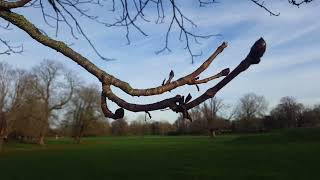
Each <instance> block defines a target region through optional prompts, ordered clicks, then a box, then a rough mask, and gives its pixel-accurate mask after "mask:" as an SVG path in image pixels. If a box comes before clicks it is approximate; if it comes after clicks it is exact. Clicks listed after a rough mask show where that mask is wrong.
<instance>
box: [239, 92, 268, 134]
mask: <svg viewBox="0 0 320 180" xmlns="http://www.w3.org/2000/svg"><path fill="white" fill-rule="evenodd" d="M267 107H268V103H267V101H266V100H265V98H264V97H263V96H259V95H256V94H254V93H249V94H245V95H244V96H243V97H242V98H240V100H239V103H238V105H237V106H236V117H237V119H238V120H240V126H241V127H240V128H241V129H242V130H244V131H248V130H254V131H256V130H258V129H259V128H260V123H259V122H258V121H259V118H262V117H263V116H264V114H265V113H266V111H267Z"/></svg>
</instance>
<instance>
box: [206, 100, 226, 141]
mask: <svg viewBox="0 0 320 180" xmlns="http://www.w3.org/2000/svg"><path fill="white" fill-rule="evenodd" d="M224 107H225V105H224V104H223V102H222V99H218V98H217V97H213V98H210V99H209V100H208V101H206V102H205V103H203V106H202V107H201V111H202V113H203V115H204V118H205V119H206V121H207V122H208V131H209V134H210V136H211V137H213V136H215V129H218V127H215V125H217V122H218V121H219V119H221V118H219V117H218V112H219V111H221V110H222V109H223V108H224Z"/></svg>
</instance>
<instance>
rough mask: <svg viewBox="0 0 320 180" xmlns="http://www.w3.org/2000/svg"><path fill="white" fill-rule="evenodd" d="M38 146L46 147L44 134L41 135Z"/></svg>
mask: <svg viewBox="0 0 320 180" xmlns="http://www.w3.org/2000/svg"><path fill="white" fill-rule="evenodd" d="M38 144H39V145H41V146H43V145H45V143H44V135H42V134H41V135H40V137H39V139H38Z"/></svg>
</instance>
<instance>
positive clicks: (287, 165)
mask: <svg viewBox="0 0 320 180" xmlns="http://www.w3.org/2000/svg"><path fill="white" fill-rule="evenodd" d="M0 179H1V180H12V179H16V180H20V179H21V180H22V179H30V180H38V179H39V180H47V179H52V180H60V179H65V180H82V179H88V180H104V179H110V180H114V179H130V180H132V179H139V180H141V179H148V180H154V179H163V180H170V179H183V180H186V179H219V180H223V179H230V180H239V179H245V180H250V179H259V180H263V179H268V180H269V179H272V180H276V179H279V180H280V179H281V180H283V179H290V180H294V179H301V180H312V179H314V180H319V179H320V129H294V130H282V131H275V132H272V133H267V134H260V135H242V136H231V135H230V136H218V137H217V138H215V139H210V138H208V137H192V136H181V137H180V136H178V137H157V136H145V137H102V138H86V139H84V143H83V144H80V145H77V144H73V142H72V141H71V140H68V139H60V140H50V139H49V140H48V145H46V146H45V147H39V146H36V145H25V144H14V143H13V144H9V145H7V147H6V148H5V150H4V152H2V153H0Z"/></svg>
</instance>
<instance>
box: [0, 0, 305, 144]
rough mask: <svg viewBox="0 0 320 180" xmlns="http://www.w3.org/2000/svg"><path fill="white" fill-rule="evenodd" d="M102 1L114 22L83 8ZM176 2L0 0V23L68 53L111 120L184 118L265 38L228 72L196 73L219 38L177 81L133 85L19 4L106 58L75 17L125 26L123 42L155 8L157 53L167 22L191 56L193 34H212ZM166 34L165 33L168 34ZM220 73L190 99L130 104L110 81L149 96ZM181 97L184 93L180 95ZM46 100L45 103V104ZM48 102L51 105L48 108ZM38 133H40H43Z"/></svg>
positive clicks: (260, 46)
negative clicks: (153, 114) (91, 81)
mask: <svg viewBox="0 0 320 180" xmlns="http://www.w3.org/2000/svg"><path fill="white" fill-rule="evenodd" d="M196 2H198V3H199V5H200V7H201V6H207V5H212V4H214V3H215V2H216V1H215V0H212V1H203V0H198V1H196ZM251 2H253V3H254V4H256V5H258V6H260V7H262V8H263V9H265V10H266V11H267V12H268V13H270V14H271V15H278V13H274V12H272V11H271V10H270V9H268V8H267V6H265V3H264V1H258V0H251ZM288 2H289V3H291V4H293V5H295V6H299V5H300V4H303V3H309V2H311V0H304V1H302V0H301V1H300V2H297V1H293V0H289V1H288ZM103 3H106V4H105V6H104V7H108V8H109V9H111V10H112V11H114V12H115V13H118V15H120V18H119V19H118V20H116V22H113V23H108V22H105V21H104V19H103V18H100V17H97V16H95V15H91V14H90V13H92V12H93V11H88V8H89V7H92V8H95V9H96V8H98V7H100V5H102V4H103ZM180 3H181V2H179V1H177V0H166V1H165V0H133V1H128V0H120V1H114V0H113V1H106V2H105V1H99V0H89V1H87V0H48V1H45V0H16V1H8V0H0V17H1V18H2V19H3V20H4V22H5V25H4V26H2V27H3V28H8V26H7V24H10V23H11V24H13V25H14V26H16V27H17V28H19V29H21V30H23V31H24V32H26V33H27V34H28V35H29V36H30V37H31V38H33V39H34V40H36V41H37V42H39V43H41V44H43V45H44V46H47V47H48V48H51V49H53V50H56V51H57V52H59V53H61V54H63V55H64V56H66V57H68V58H70V59H71V60H72V61H74V62H75V63H77V64H79V65H80V66H82V67H83V68H84V69H86V70H87V71H88V72H89V73H91V74H92V75H94V76H96V77H97V79H99V81H100V82H101V85H102V93H101V107H102V110H103V112H104V114H105V116H106V117H108V118H113V119H121V118H123V117H124V109H126V110H129V111H133V112H139V111H142V112H147V113H149V111H154V110H160V109H166V108H170V109H171V110H172V111H174V112H177V113H182V114H183V117H184V118H188V119H190V115H189V113H188V110H189V109H192V108H193V107H195V106H197V105H199V104H201V103H202V102H204V101H206V100H207V99H210V98H212V97H214V96H215V94H216V93H217V92H218V91H219V90H220V89H222V88H223V87H224V86H225V85H226V84H228V83H229V82H230V81H231V80H232V79H234V78H235V77H236V76H237V75H239V74H240V73H241V72H243V71H245V70H246V69H248V68H249V67H250V66H251V65H252V64H258V63H259V62H260V58H261V57H262V56H263V54H264V52H265V49H266V42H265V41H264V40H263V39H262V38H261V39H259V40H258V41H256V42H255V44H254V45H253V46H252V48H251V50H250V52H249V54H248V55H247V57H245V58H244V60H243V61H241V63H240V64H239V66H237V67H236V68H235V69H234V70H233V71H232V72H231V73H229V69H225V70H223V71H221V72H220V73H217V74H216V75H213V76H211V77H208V78H205V79H201V80H200V79H199V75H200V74H201V73H202V72H203V71H204V70H206V69H207V68H208V67H209V65H210V64H211V63H212V61H213V60H214V59H215V58H216V57H217V56H218V54H220V53H221V52H222V51H223V50H224V49H225V48H226V47H227V43H222V44H221V46H219V47H218V48H217V49H216V51H215V52H214V53H213V54H212V55H211V56H210V57H209V58H208V59H207V60H205V61H204V62H203V64H202V65H200V67H198V68H197V69H196V70H195V71H194V72H192V73H190V74H188V75H186V76H184V77H181V78H178V79H177V80H173V78H174V73H173V71H171V72H170V74H169V78H168V80H166V81H163V83H162V85H160V86H158V87H154V88H148V89H136V88H133V87H132V86H131V85H130V84H129V83H127V82H124V81H122V80H120V79H118V78H116V77H114V76H112V75H111V74H109V73H107V72H106V71H104V70H102V69H100V68H98V67H97V66H96V65H95V64H93V63H92V62H91V61H90V60H89V59H87V58H86V57H84V56H83V55H81V54H80V53H79V52H77V51H75V50H74V49H72V48H71V47H70V46H68V45H67V44H66V43H64V42H62V41H58V40H56V39H54V38H52V37H50V36H49V35H48V34H47V33H46V32H45V31H44V30H41V29H39V28H38V27H36V26H35V25H34V24H32V20H31V21H30V20H29V19H27V18H26V17H25V16H24V15H22V14H23V13H24V10H25V9H29V8H35V9H34V10H38V11H40V12H41V13H42V16H43V20H44V22H45V23H46V24H47V25H48V26H50V27H53V28H55V30H56V35H57V34H58V32H59V27H60V25H61V24H64V25H66V26H67V27H68V28H69V29H70V32H71V35H72V36H73V37H75V38H76V37H77V34H80V36H82V37H84V38H85V39H86V40H87V41H88V43H89V44H90V46H91V47H92V48H93V50H94V51H95V52H96V53H97V54H98V55H99V56H100V57H101V58H102V59H107V58H105V57H104V56H103V55H101V54H100V53H99V52H98V51H97V50H96V48H95V46H94V44H93V43H92V42H91V40H90V38H89V37H88V36H87V35H86V33H85V31H84V29H83V26H82V25H81V23H80V21H79V18H80V17H84V18H86V19H89V20H93V21H94V22H98V23H102V24H104V25H105V26H107V27H124V28H125V29H126V30H127V33H126V36H127V39H128V42H130V41H129V35H130V34H129V32H130V29H132V28H134V29H136V30H137V31H138V32H140V33H142V34H143V35H147V34H146V33H145V32H144V31H143V30H142V28H141V27H140V26H139V25H138V24H139V22H141V21H146V22H149V21H150V20H148V18H147V16H146V11H147V10H154V11H156V13H157V20H156V22H157V23H161V22H163V21H164V20H165V18H166V17H169V18H168V19H169V23H168V30H167V32H166V38H165V46H164V48H163V49H161V50H160V51H159V52H162V51H165V50H169V51H170V48H169V44H168V41H169V35H170V33H171V32H172V27H173V26H176V27H178V28H179V29H180V35H178V38H179V39H180V40H184V41H183V42H184V43H185V45H186V50H187V51H188V52H189V53H190V55H191V57H192V60H193V57H194V56H197V53H194V52H193V50H192V48H191V44H192V42H195V43H197V42H198V40H199V39H206V38H209V37H211V36H212V35H201V34H196V33H193V31H191V30H190V26H191V27H192V26H193V27H194V26H196V24H195V23H194V22H193V21H192V20H191V19H190V18H188V17H187V16H186V15H185V13H184V11H183V10H182V9H181V5H180ZM15 9H19V10H20V11H19V12H20V13H22V14H19V13H17V12H14V11H15ZM170 39H171V38H170ZM1 42H2V45H4V47H5V48H7V49H8V50H5V51H4V52H5V54H8V52H9V53H11V52H20V51H19V49H18V50H15V49H13V48H12V47H14V46H11V45H10V44H9V43H8V41H5V40H3V39H1ZM222 76H226V77H225V78H224V79H222V80H221V81H220V82H219V83H218V84H217V85H215V86H213V87H212V88H209V89H208V90H207V91H206V92H205V93H203V94H202V95H200V96H199V97H197V98H195V99H194V100H192V101H191V96H190V95H188V96H184V95H176V96H173V97H172V98H168V99H164V100H162V101H159V102H155V103H151V104H133V103H129V102H127V101H125V100H123V99H121V98H120V97H118V96H117V95H116V94H114V93H113V91H112V89H111V86H114V87H117V88H120V89H121V90H122V91H124V92H125V93H127V94H129V95H131V96H153V95H158V94H162V93H165V92H168V91H171V90H173V89H175V88H178V87H180V86H184V85H195V86H198V85H199V84H202V83H207V82H209V81H211V80H213V79H216V78H218V77H222ZM185 97H186V98H185ZM106 98H108V99H109V100H111V101H113V102H115V103H116V104H117V105H118V106H120V108H119V109H117V110H116V111H115V113H113V112H112V111H110V110H109V108H108V107H107V102H106ZM47 104H49V103H47ZM52 107H54V106H51V107H50V108H52ZM50 108H49V106H47V114H48V117H49V114H50V113H49V112H50ZM40 137H43V132H42V133H41V135H40ZM41 139H42V138H40V141H39V142H40V143H42V140H41Z"/></svg>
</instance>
